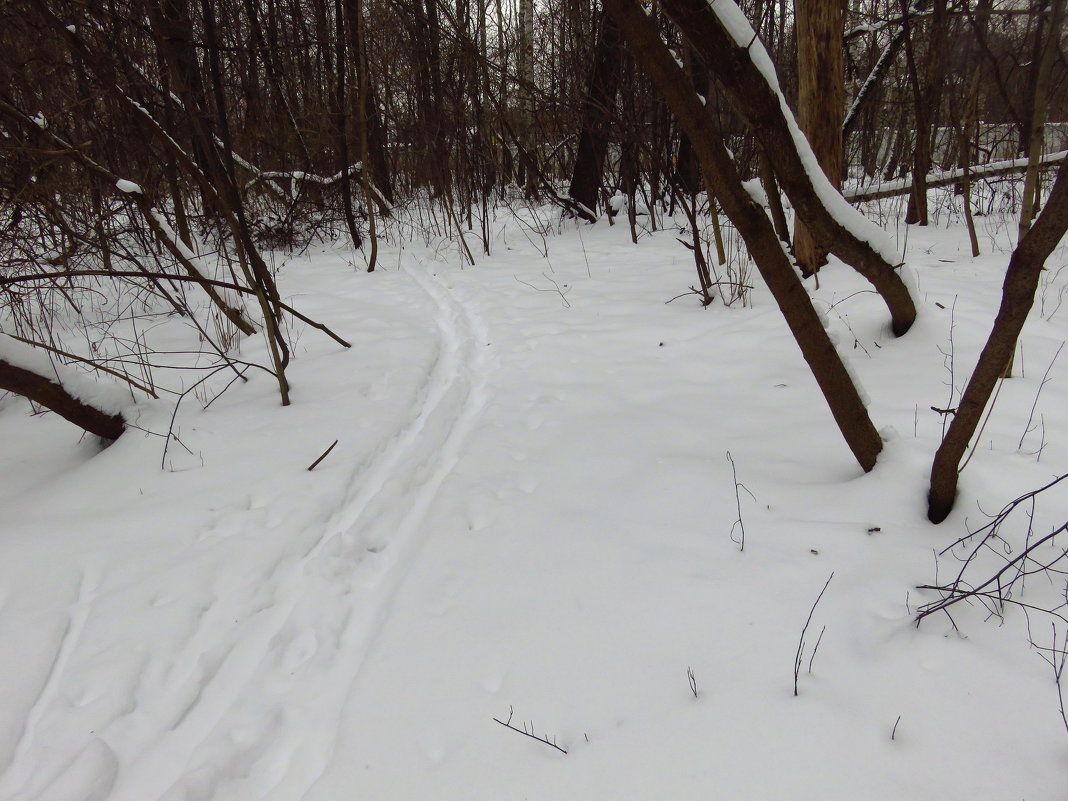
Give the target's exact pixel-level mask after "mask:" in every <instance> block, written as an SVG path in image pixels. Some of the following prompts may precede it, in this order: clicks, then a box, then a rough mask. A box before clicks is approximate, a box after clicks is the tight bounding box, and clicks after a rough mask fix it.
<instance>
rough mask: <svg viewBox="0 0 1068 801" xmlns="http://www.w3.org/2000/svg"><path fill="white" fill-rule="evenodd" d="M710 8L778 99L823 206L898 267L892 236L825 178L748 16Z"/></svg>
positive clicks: (730, 1)
mask: <svg viewBox="0 0 1068 801" xmlns="http://www.w3.org/2000/svg"><path fill="white" fill-rule="evenodd" d="M708 5H709V8H710V9H711V10H712V12H713V13H714V14H715V16H716V18H717V19H718V20H719V23H720V25H721V26H722V27H723V29H724V30H725V31H726V32H727V34H728V35H729V36H730V37H731V38H732V39H733V40H734V43H735V44H736V45H737V46H738V47H739V48H741V49H742V50H745V51H746V54H747V55H748V58H749V60H750V61H751V62H752V63H753V65H754V66H755V67H756V69H757V72H759V73H760V75H761V77H763V78H764V80H765V81H766V82H767V85H768V88H769V89H770V90H771V91H772V93H774V94H775V95H776V97H777V98H778V100H779V107H780V109H781V112H782V117H783V119H784V120H785V122H786V126H787V128H788V130H789V133H790V137H791V138H792V139H793V142H794V147H795V148H796V150H797V155H798V157H799V158H800V160H801V164H802V166H803V168H804V170H805V173H806V175H807V176H808V180H809V182H810V183H811V185H812V189H813V190H814V191H815V193H816V196H817V197H818V198H819V201H820V203H821V204H822V205H823V207H824V208H825V209H826V210H827V212H828V213H829V214H830V215H831V216H832V217H833V218H834V219H835V221H836V222H837V223H838V224H839V225H841V226H842V227H843V228H845V229H846V230H848V231H849V232H850V233H851V234H852V235H853V236H854V237H856V238H857V239H858V240H861V241H864V242H867V243H868V244H869V245H870V246H871V248H872V249H873V250H874V251H875V252H876V253H877V254H878V255H879V256H880V257H881V258H882V259H883V260H885V261H886V262H887V263H888V264H896V263H897V262H898V254H897V252H896V250H895V249H894V244H893V242H892V241H891V239H890V236H889V235H888V234H887V233H886V232H885V231H883V230H882V229H881V228H879V227H878V226H877V225H876V224H875V223H873V222H872V221H871V220H869V219H868V218H866V217H865V216H864V215H863V214H861V213H860V212H859V211H858V210H857V209H855V208H854V207H853V206H851V205H850V204H849V201H847V200H846V199H845V198H844V197H842V195H841V193H840V192H839V191H838V190H837V189H835V188H834V186H833V185H832V184H831V182H830V181H829V180H828V178H827V176H826V175H824V173H823V170H822V169H821V168H820V165H819V161H818V159H817V158H816V154H815V153H813V152H812V146H811V145H810V144H809V142H808V139H807V138H806V137H805V135H804V134H803V133H802V132H801V128H800V127H799V126H798V124H797V119H796V118H795V117H794V113H793V111H791V110H790V105H789V104H788V103H787V102H786V96H785V95H784V94H783V92H782V88H781V87H780V86H779V78H778V74H777V73H776V71H775V64H774V62H773V61H772V60H771V56H770V55H769V54H768V51H767V49H765V47H764V44H763V42H761V40H760V37H759V36H758V35H757V33H756V31H754V30H753V26H752V25H751V24H750V23H749V20H748V19H747V18H746V16H745V14H744V13H743V12H742V10H741V9H740V8H739V7H738V5H737V3H735V2H734V0H710V2H709V4H708Z"/></svg>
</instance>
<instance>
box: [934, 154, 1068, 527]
mask: <svg viewBox="0 0 1068 801" xmlns="http://www.w3.org/2000/svg"><path fill="white" fill-rule="evenodd" d="M1066 230H1068V160H1066V161H1064V162H1062V163H1061V168H1060V170H1059V171H1058V173H1057V180H1056V182H1055V183H1054V184H1053V191H1052V192H1051V193H1050V197H1049V201H1048V202H1047V203H1046V208H1045V209H1043V211H1042V213H1041V214H1040V215H1039V216H1038V219H1037V220H1035V224H1034V225H1033V226H1031V230H1029V231H1028V232H1027V233H1026V234H1024V236H1023V237H1022V238H1021V239H1020V243H1019V244H1018V245H1017V246H1016V250H1014V251H1013V254H1012V258H1011V259H1010V260H1009V268H1008V271H1007V272H1006V274H1005V283H1004V285H1003V286H1002V290H1001V308H1000V309H998V314H997V317H996V318H995V319H994V326H993V328H992V329H991V330H990V336H989V337H988V338H987V340H986V345H985V346H984V347H983V351H982V353H981V354H979V361H978V362H977V363H976V365H975V370H974V371H973V372H972V377H971V378H970V379H969V380H968V386H967V387H965V389H964V394H963V395H962V396H961V399H960V405H959V406H958V407H957V412H956V414H955V415H954V416H953V422H952V423H951V424H950V426H949V430H948V431H947V432H946V436H945V439H943V440H942V444H941V445H940V446H939V448H938V451H937V452H936V453H935V457H934V463H933V464H932V466H931V487H930V491H929V492H928V495H927V517H928V519H929V520H930V521H931V522H932V523H941V522H942V521H943V520H945V519H946V517H947V516H948V515H949V513H950V512H951V511H952V509H953V502H954V500H955V499H956V495H957V479H958V477H959V472H960V468H959V467H958V465H960V461H961V458H962V457H963V456H964V452H965V451H966V450H967V448H968V443H969V442H970V441H971V439H972V436H973V435H974V434H975V430H976V428H978V426H979V421H980V419H981V418H982V416H983V411H984V410H985V409H986V405H987V403H988V402H989V401H990V395H991V394H992V393H993V391H994V387H995V386H996V385H997V382H998V379H999V378H1001V376H1002V373H1003V371H1004V369H1005V365H1006V364H1007V363H1008V361H1009V358H1010V357H1011V356H1012V354H1013V352H1014V351H1015V350H1016V342H1017V340H1018V339H1019V337H1020V331H1022V330H1023V326H1024V322H1025V321H1026V320H1027V314H1028V312H1030V311H1031V306H1032V305H1033V304H1034V300H1035V291H1036V290H1037V289H1038V281H1039V276H1040V274H1041V272H1042V266H1043V265H1044V264H1045V262H1046V259H1047V258H1049V255H1050V253H1052V252H1053V249H1054V248H1055V247H1057V245H1058V244H1059V243H1060V241H1061V238H1062V237H1063V236H1064V234H1065V231H1066Z"/></svg>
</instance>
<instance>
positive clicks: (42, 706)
mask: <svg viewBox="0 0 1068 801" xmlns="http://www.w3.org/2000/svg"><path fill="white" fill-rule="evenodd" d="M99 584H100V576H99V574H98V570H97V568H96V567H95V566H92V565H90V566H88V567H86V568H85V569H84V570H83V571H82V576H81V580H80V582H79V585H78V596H77V598H76V599H75V600H74V603H73V604H71V607H70V611H69V612H68V613H67V624H66V626H64V628H63V634H62V636H61V638H60V641H59V645H58V647H57V648H56V656H55V658H54V659H53V660H52V665H51V667H50V668H49V671H48V676H47V678H46V679H45V682H44V684H43V685H41V691H40V692H39V693H38V694H37V698H36V699H34V702H33V705H32V706H31V707H30V709H29V711H28V712H27V713H26V722H25V724H24V725H23V728H22V734H21V735H20V737H19V740H18V744H17V745H16V746H15V750H14V752H13V754H12V758H11V762H10V764H9V765H8V766H7V768H6V769H5V771H4V773H3V776H2V777H0V797H4V798H6V797H9V793H12V792H13V791H14V789H15V788H13V787H12V786H11V784H13V783H15V782H19V783H22V781H23V780H25V781H30V780H32V779H35V778H37V779H39V778H40V777H34V776H32V775H29V771H28V770H27V769H25V768H24V767H23V763H24V762H25V761H26V759H27V753H28V752H29V750H30V749H31V748H32V747H33V745H34V743H35V741H36V739H37V729H38V727H39V725H40V723H41V718H42V717H44V715H45V712H46V711H47V709H48V707H49V705H50V704H51V703H52V702H53V701H54V700H55V699H56V697H57V695H58V692H59V685H60V682H61V681H62V680H63V677H64V674H65V673H66V670H67V665H68V663H69V662H70V658H71V654H72V653H73V652H74V650H75V649H76V648H77V647H78V643H79V642H81V639H82V632H83V631H84V630H85V623H86V621H87V620H88V619H89V615H90V613H91V612H92V609H93V602H94V601H95V599H96V591H97V588H98V587H99Z"/></svg>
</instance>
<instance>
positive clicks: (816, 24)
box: [794, 0, 845, 275]
mask: <svg viewBox="0 0 1068 801" xmlns="http://www.w3.org/2000/svg"><path fill="white" fill-rule="evenodd" d="M794 9H795V14H796V15H797V23H796V24H797V124H798V126H799V127H800V128H801V131H802V132H803V133H804V134H805V136H806V137H807V138H808V141H809V144H811V145H812V152H813V153H815V154H816V160H817V161H818V162H819V164H820V168H821V169H822V170H823V174H824V175H826V176H827V180H828V181H830V182H831V185H832V186H833V187H834V188H835V189H839V190H840V189H841V188H842V118H843V115H844V113H845V72H844V66H843V60H842V3H841V2H840V0H797V1H796V2H795V3H794ZM794 258H795V259H796V260H797V265H798V267H800V268H801V273H802V275H811V274H812V273H815V272H816V271H817V270H819V268H820V267H822V266H823V265H824V264H826V263H827V250H826V248H824V247H823V246H822V245H821V244H820V243H818V242H817V241H816V240H815V239H814V238H813V236H812V234H810V233H809V230H808V228H807V227H806V226H805V224H804V222H802V221H798V223H796V224H795V225H794Z"/></svg>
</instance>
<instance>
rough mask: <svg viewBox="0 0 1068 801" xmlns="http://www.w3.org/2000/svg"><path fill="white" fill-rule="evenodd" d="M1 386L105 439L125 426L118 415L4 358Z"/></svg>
mask: <svg viewBox="0 0 1068 801" xmlns="http://www.w3.org/2000/svg"><path fill="white" fill-rule="evenodd" d="M0 389H2V390H4V391H6V392H14V393H15V394H16V395H22V396H23V397H24V398H29V399H30V400H31V401H33V402H34V403H39V404H41V405H42V406H44V407H45V408H46V409H51V410H52V411H53V412H55V413H56V414H58V415H59V416H60V417H62V418H64V419H65V420H69V421H70V422H72V423H74V425H76V426H78V427H79V428H81V429H84V430H85V431H88V432H89V433H90V434H96V436H98V437H102V438H104V439H118V438H119V437H120V436H121V435H122V432H123V431H125V430H126V422H125V421H124V420H123V419H122V416H121V415H118V414H108V413H107V412H102V411H100V409H97V408H95V407H94V406H90V405H89V404H87V403H85V402H83V401H81V400H78V398H75V397H74V396H73V395H71V394H70V393H69V392H68V391H67V390H66V389H64V388H63V386H62V385H60V384H58V383H57V382H55V381H52V380H50V379H48V378H45V377H44V376H42V375H38V374H37V373H34V372H32V371H30V370H26V369H25V368H22V367H16V366H15V365H13V364H10V363H9V362H6V361H4V360H3V359H0Z"/></svg>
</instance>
